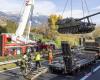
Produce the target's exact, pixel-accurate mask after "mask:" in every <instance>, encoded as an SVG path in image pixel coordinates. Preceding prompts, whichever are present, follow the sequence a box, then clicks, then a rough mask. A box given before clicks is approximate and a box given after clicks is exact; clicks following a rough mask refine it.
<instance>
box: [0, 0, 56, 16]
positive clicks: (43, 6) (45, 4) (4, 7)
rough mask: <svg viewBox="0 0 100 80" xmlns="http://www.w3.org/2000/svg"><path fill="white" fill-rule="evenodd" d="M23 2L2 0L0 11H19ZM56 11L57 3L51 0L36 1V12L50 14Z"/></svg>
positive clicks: (0, 0)
mask: <svg viewBox="0 0 100 80" xmlns="http://www.w3.org/2000/svg"><path fill="white" fill-rule="evenodd" d="M23 1H24V0H22V3H18V2H17V0H14V1H13V0H0V3H2V4H0V11H3V12H11V13H19V12H20V10H21V9H22V7H24V6H22V5H23ZM54 12H56V5H55V4H54V3H53V2H52V1H50V0H42V1H35V10H34V13H35V14H37V13H38V14H42V15H50V14H52V13H54Z"/></svg>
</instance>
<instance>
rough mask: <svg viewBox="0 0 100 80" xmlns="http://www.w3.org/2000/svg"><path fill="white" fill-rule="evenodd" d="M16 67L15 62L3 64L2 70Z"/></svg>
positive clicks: (0, 69) (0, 68) (0, 67)
mask: <svg viewBox="0 0 100 80" xmlns="http://www.w3.org/2000/svg"><path fill="white" fill-rule="evenodd" d="M15 67H16V64H14V63H11V64H5V65H1V66H0V71H6V70H8V69H12V68H15Z"/></svg>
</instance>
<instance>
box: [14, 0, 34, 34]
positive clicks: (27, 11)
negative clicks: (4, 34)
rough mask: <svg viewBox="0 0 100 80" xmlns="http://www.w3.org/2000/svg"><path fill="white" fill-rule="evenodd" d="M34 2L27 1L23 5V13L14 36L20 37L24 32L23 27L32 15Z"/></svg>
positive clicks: (31, 0)
mask: <svg viewBox="0 0 100 80" xmlns="http://www.w3.org/2000/svg"><path fill="white" fill-rule="evenodd" d="M33 7H34V0H27V1H26V5H25V10H24V13H23V15H22V17H21V19H20V22H19V26H18V28H17V30H16V33H15V34H16V36H22V35H23V33H24V30H25V27H26V25H27V23H28V21H29V18H30V16H31V15H32V14H31V13H32V12H31V11H33Z"/></svg>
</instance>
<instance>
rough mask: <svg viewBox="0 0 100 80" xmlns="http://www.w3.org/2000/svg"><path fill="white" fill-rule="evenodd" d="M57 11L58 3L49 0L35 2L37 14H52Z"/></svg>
mask: <svg viewBox="0 0 100 80" xmlns="http://www.w3.org/2000/svg"><path fill="white" fill-rule="evenodd" d="M55 12H56V5H55V4H54V3H53V2H52V1H49V0H45V1H39V2H36V4H35V10H34V13H35V14H37V13H38V14H42V15H50V14H53V13H55Z"/></svg>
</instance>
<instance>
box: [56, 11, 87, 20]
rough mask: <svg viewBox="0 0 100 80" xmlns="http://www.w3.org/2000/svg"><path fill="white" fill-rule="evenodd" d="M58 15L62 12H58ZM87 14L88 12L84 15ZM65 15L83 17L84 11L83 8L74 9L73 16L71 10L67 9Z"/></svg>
mask: <svg viewBox="0 0 100 80" xmlns="http://www.w3.org/2000/svg"><path fill="white" fill-rule="evenodd" d="M57 14H58V15H59V14H60V15H62V12H58V13H57ZM85 15H87V13H85V14H84V16H85ZM63 17H64V18H66V17H74V18H81V17H83V11H82V10H72V16H71V11H70V10H69V11H65V12H64V13H63Z"/></svg>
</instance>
